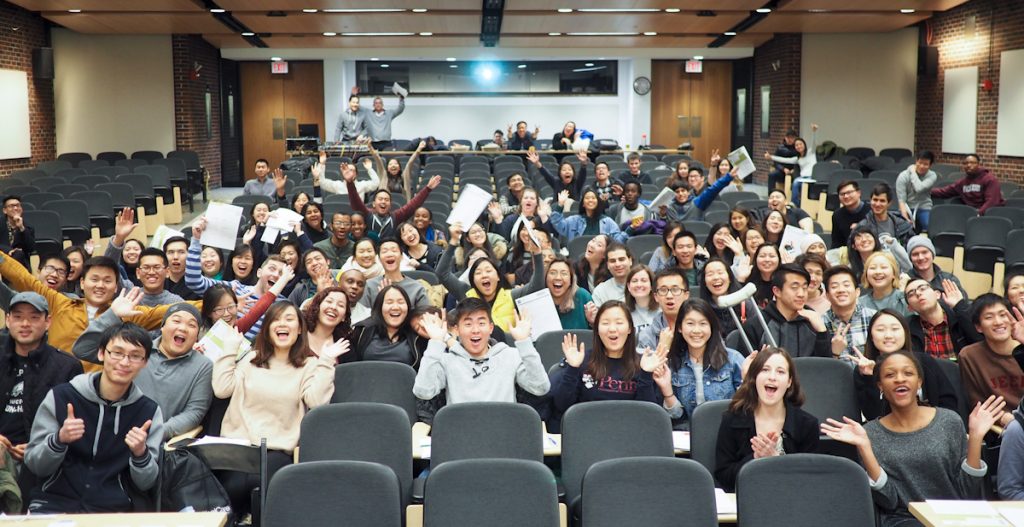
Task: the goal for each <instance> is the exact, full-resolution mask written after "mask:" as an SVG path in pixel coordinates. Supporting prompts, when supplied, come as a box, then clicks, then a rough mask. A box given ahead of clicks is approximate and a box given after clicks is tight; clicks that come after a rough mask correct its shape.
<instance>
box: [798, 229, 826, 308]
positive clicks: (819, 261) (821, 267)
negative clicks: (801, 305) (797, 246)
mask: <svg viewBox="0 0 1024 527" xmlns="http://www.w3.org/2000/svg"><path fill="white" fill-rule="evenodd" d="M805 241H806V240H805ZM819 244H820V245H821V246H822V247H824V246H825V244H824V243H820V242H819ZM796 263H797V265H799V266H800V267H803V268H804V270H805V271H807V274H809V275H810V276H811V282H810V283H809V284H808V285H807V302H806V303H805V304H806V305H807V307H809V308H811V309H813V310H815V311H817V312H818V313H821V314H824V313H825V312H826V311H828V309H829V307H830V305H829V301H828V298H827V297H826V296H825V292H824V290H823V289H822V287H821V280H822V278H823V277H824V276H825V271H828V269H829V267H831V265H829V263H828V260H826V259H825V256H824V255H822V254H818V253H812V252H807V251H806V250H805V251H804V253H803V254H801V255H800V257H799V258H797V259H796Z"/></svg>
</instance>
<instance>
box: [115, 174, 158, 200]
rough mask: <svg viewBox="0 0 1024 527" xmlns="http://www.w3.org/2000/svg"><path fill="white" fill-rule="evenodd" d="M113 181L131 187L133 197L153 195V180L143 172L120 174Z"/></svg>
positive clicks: (149, 196)
mask: <svg viewBox="0 0 1024 527" xmlns="http://www.w3.org/2000/svg"><path fill="white" fill-rule="evenodd" d="M114 181H116V182H117V183H124V184H126V185H128V186H130V187H132V193H133V194H134V195H135V197H142V198H147V197H148V198H152V197H154V196H155V191H154V190H153V180H152V179H150V178H149V176H147V175H145V174H121V175H120V176H117V179H115V180H114Z"/></svg>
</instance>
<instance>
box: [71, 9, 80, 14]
mask: <svg viewBox="0 0 1024 527" xmlns="http://www.w3.org/2000/svg"><path fill="white" fill-rule="evenodd" d="M81 12H82V10H81V9H68V13H81Z"/></svg>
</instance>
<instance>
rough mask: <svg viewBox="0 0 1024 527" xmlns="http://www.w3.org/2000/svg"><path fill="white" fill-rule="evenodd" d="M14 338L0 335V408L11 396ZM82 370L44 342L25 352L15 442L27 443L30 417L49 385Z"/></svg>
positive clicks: (67, 380) (71, 376) (62, 353)
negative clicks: (20, 424)
mask: <svg viewBox="0 0 1024 527" xmlns="http://www.w3.org/2000/svg"><path fill="white" fill-rule="evenodd" d="M14 357H15V352H14V340H13V339H11V338H10V336H9V335H8V334H7V332H6V331H5V332H4V334H3V336H2V337H0V409H2V408H4V407H6V406H7V402H8V401H9V400H10V397H11V388H13V387H14V381H15V375H16V374H17V371H16V368H17V362H16V361H15V359H14ZM81 373H82V363H81V362H80V361H79V360H78V359H76V358H74V357H72V356H71V355H68V354H67V353H64V352H62V351H60V350H58V349H57V348H54V347H53V346H50V345H49V344H47V343H46V342H45V341H44V342H43V344H42V345H41V346H40V347H39V348H37V349H35V350H33V351H31V352H29V354H28V364H26V367H25V377H24V391H23V394H24V395H23V405H22V407H23V411H22V414H21V415H22V419H23V420H24V426H25V429H24V430H25V436H24V438H21V440H19V441H17V442H27V441H28V436H29V433H30V432H31V431H32V420H33V419H35V417H36V411H37V410H38V409H39V405H40V404H41V403H42V402H43V399H44V398H45V397H46V394H47V393H48V392H49V391H50V389H51V388H53V387H54V386H57V385H58V384H63V383H66V382H70V381H71V379H73V378H74V377H75V376H76V375H79V374H81Z"/></svg>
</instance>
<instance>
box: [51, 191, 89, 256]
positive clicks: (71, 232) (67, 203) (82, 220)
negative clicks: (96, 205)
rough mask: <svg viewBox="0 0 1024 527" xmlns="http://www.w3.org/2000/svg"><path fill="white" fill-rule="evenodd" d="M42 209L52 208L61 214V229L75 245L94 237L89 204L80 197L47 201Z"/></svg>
mask: <svg viewBox="0 0 1024 527" xmlns="http://www.w3.org/2000/svg"><path fill="white" fill-rule="evenodd" d="M42 210H52V211H54V212H56V213H57V214H58V215H59V216H60V230H61V232H62V233H63V235H64V237H65V238H67V239H69V240H71V243H72V244H73V245H82V244H84V243H85V241H86V240H88V239H89V238H92V222H91V221H89V206H88V205H86V204H85V202H84V201H82V200H79V199H57V200H53V201H47V202H46V203H44V204H43V207H42Z"/></svg>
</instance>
